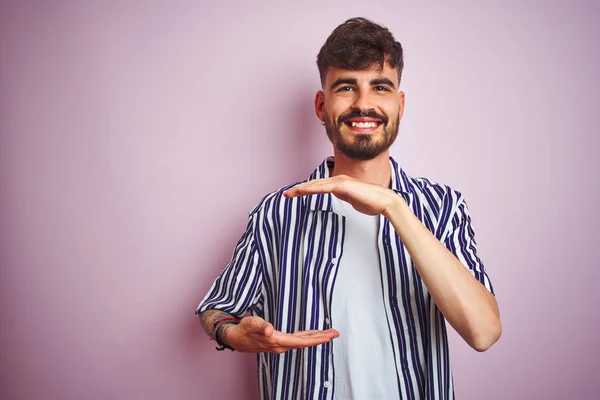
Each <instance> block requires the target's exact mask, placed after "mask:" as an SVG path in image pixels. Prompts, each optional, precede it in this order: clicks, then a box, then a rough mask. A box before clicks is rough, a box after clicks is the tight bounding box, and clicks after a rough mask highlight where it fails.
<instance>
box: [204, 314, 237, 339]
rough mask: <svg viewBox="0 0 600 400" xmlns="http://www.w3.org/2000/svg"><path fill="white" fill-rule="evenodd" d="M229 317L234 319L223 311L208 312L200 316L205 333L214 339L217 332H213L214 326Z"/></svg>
mask: <svg viewBox="0 0 600 400" xmlns="http://www.w3.org/2000/svg"><path fill="white" fill-rule="evenodd" d="M227 317H233V315H231V314H229V313H226V312H225V311H221V310H206V311H204V312H203V313H201V314H200V322H201V323H202V327H203V328H204V332H206V334H207V335H208V336H210V337H211V338H214V337H215V331H214V330H213V326H214V325H215V322H217V321H218V320H220V319H222V318H227Z"/></svg>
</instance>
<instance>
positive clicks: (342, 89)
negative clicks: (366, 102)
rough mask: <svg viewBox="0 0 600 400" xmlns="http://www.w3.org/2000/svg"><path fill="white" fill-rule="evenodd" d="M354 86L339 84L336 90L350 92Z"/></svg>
mask: <svg viewBox="0 0 600 400" xmlns="http://www.w3.org/2000/svg"><path fill="white" fill-rule="evenodd" d="M353 90H354V88H353V87H352V86H340V87H339V88H338V89H337V90H336V92H351V91H353Z"/></svg>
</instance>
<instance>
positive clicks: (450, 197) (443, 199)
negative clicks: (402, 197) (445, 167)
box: [407, 176, 464, 213]
mask: <svg viewBox="0 0 600 400" xmlns="http://www.w3.org/2000/svg"><path fill="white" fill-rule="evenodd" d="M407 181H408V182H409V187H410V189H411V190H410V192H412V194H413V195H414V196H415V197H416V200H417V201H418V202H419V203H421V204H423V206H425V207H426V208H428V209H433V210H435V211H436V213H437V212H444V213H447V212H453V211H455V210H456V208H457V207H458V206H459V205H460V204H461V203H462V202H463V201H464V199H463V195H462V194H461V192H459V191H458V190H456V189H454V188H452V187H450V186H448V185H446V184H443V183H440V182H437V181H435V180H432V179H430V178H425V177H409V176H407Z"/></svg>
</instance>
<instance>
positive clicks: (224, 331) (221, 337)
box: [215, 321, 238, 351]
mask: <svg viewBox="0 0 600 400" xmlns="http://www.w3.org/2000/svg"><path fill="white" fill-rule="evenodd" d="M236 325H238V323H237V322H233V321H227V322H224V323H222V324H221V325H219V326H218V327H217V329H216V330H215V341H216V342H217V344H218V345H219V346H220V347H218V348H217V350H225V349H229V350H231V351H233V350H235V349H234V348H233V347H232V346H231V344H230V342H229V340H228V336H229V335H228V333H229V331H230V330H231V329H234V328H235V326H236Z"/></svg>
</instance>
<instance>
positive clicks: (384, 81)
mask: <svg viewBox="0 0 600 400" xmlns="http://www.w3.org/2000/svg"><path fill="white" fill-rule="evenodd" d="M369 83H370V84H371V86H377V85H388V86H390V87H392V88H393V89H395V88H396V86H395V85H394V82H392V81H391V80H389V79H388V78H386V77H378V78H375V79H371V81H370V82H369ZM356 84H358V81H357V80H356V79H355V78H339V79H337V80H336V81H335V82H333V83H332V84H331V86H330V89H334V88H335V87H337V86H340V85H356Z"/></svg>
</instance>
